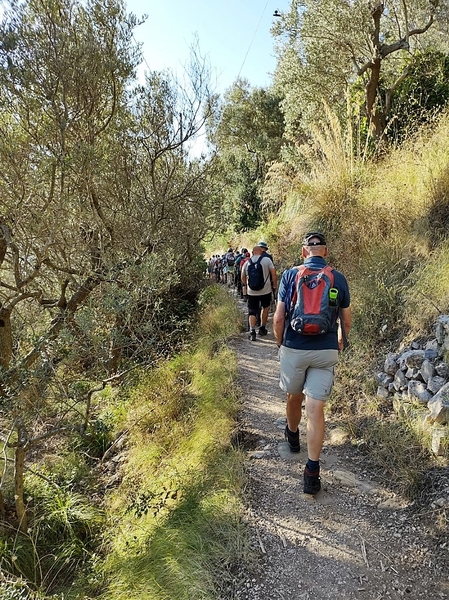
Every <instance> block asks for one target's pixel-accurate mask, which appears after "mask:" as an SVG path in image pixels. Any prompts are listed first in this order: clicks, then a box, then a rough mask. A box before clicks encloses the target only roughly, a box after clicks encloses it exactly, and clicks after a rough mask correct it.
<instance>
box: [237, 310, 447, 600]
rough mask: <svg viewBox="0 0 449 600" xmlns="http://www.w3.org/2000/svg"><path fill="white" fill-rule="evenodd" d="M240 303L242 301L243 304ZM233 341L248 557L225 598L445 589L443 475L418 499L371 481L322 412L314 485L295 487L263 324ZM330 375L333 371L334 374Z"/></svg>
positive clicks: (435, 594) (443, 592)
mask: <svg viewBox="0 0 449 600" xmlns="http://www.w3.org/2000/svg"><path fill="white" fill-rule="evenodd" d="M244 308H245V307H244V304H243V303H242V310H244ZM268 325H269V326H268V329H269V334H268V336H267V337H265V338H258V339H257V341H256V342H250V341H249V340H248V336H247V334H246V333H245V334H242V335H241V339H240V340H238V341H237V342H236V345H237V348H236V351H237V354H238V357H239V384H240V386H241V389H242V394H243V398H244V402H243V409H242V413H241V415H240V432H239V437H240V442H241V445H242V447H243V448H244V449H245V452H246V456H247V461H246V464H247V476H248V486H247V490H246V492H247V515H246V518H247V522H248V525H249V526H250V529H251V532H252V553H251V560H250V564H249V565H248V564H246V565H242V567H241V572H240V573H238V574H237V577H236V582H237V583H236V585H235V589H234V590H233V591H232V594H231V595H232V598H233V599H240V600H291V599H295V600H329V599H332V600H355V599H357V600H365V599H366V600H381V599H386V598H388V599H390V598H409V599H410V600H419V599H421V598H426V599H428V600H433V599H439V598H446V599H449V538H448V536H447V531H445V527H444V526H443V525H444V518H443V517H445V516H447V515H446V513H444V511H447V510H448V509H449V478H447V479H445V480H442V481H441V482H440V485H438V486H436V489H435V492H434V498H433V500H432V498H431V499H430V500H428V502H427V503H426V504H425V505H421V504H418V503H416V502H415V503H411V502H410V501H408V500H407V499H405V498H402V497H400V496H398V495H396V494H395V493H393V492H392V491H391V490H389V489H386V488H385V487H383V486H382V485H380V484H378V483H376V481H375V480H374V478H373V474H372V473H370V471H369V468H368V467H367V465H366V461H365V459H364V457H363V455H362V453H361V452H360V451H359V450H357V445H354V444H352V443H351V441H350V440H349V439H348V436H347V435H346V434H345V432H344V430H343V429H341V428H340V427H339V424H338V423H337V422H333V421H332V419H331V420H329V419H328V421H327V433H326V439H325V445H324V449H323V454H322V462H321V480H322V490H321V491H320V492H319V494H318V495H317V496H315V497H312V496H308V495H305V494H304V493H303V490H302V473H303V468H304V464H305V462H306V460H307V452H306V445H305V421H304V422H302V423H301V425H300V434H301V451H300V452H299V454H293V453H291V452H290V450H289V448H288V445H287V443H286V442H285V441H284V435H283V431H284V428H285V422H286V421H285V402H284V395H283V393H282V392H281V391H280V389H279V387H278V373H279V363H278V359H277V352H278V351H277V347H276V344H275V341H274V337H273V334H272V328H271V317H270V321H269V324H268ZM337 376H338V374H337Z"/></svg>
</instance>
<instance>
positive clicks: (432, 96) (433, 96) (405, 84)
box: [387, 51, 449, 141]
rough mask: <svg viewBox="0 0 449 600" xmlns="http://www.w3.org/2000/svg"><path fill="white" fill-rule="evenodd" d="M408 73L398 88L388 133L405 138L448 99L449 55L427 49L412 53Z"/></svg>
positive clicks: (398, 139) (425, 121)
mask: <svg viewBox="0 0 449 600" xmlns="http://www.w3.org/2000/svg"><path fill="white" fill-rule="evenodd" d="M406 73H407V76H406V77H405V78H404V80H403V81H401V83H400V84H399V86H398V87H397V88H396V90H395V93H394V95H393V100H392V104H391V110H390V113H389V115H388V120H387V123H388V127H387V136H388V137H389V138H390V139H392V140H397V141H402V140H404V139H405V138H406V137H408V136H409V135H410V133H414V132H415V131H416V130H417V129H418V128H419V127H420V126H422V125H424V124H426V123H428V122H429V121H431V120H432V119H433V118H434V113H435V111H436V110H438V111H440V110H441V109H443V108H444V107H445V106H446V105H447V103H448V100H449V84H448V81H449V55H447V54H443V53H442V52H438V51H427V52H421V53H417V54H415V55H414V56H413V57H411V59H410V62H409V64H408V65H407V67H406Z"/></svg>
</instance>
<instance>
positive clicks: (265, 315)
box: [260, 306, 296, 431]
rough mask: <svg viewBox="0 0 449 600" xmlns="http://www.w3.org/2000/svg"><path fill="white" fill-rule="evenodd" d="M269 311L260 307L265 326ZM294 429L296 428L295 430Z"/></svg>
mask: <svg viewBox="0 0 449 600" xmlns="http://www.w3.org/2000/svg"><path fill="white" fill-rule="evenodd" d="M269 311H270V307H269V306H267V307H266V308H263V309H262V316H261V319H260V322H261V324H262V325H263V326H264V327H265V326H266V324H267V321H268V313H269ZM295 431H296V430H295Z"/></svg>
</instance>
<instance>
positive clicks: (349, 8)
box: [273, 0, 448, 139]
mask: <svg viewBox="0 0 449 600" xmlns="http://www.w3.org/2000/svg"><path fill="white" fill-rule="evenodd" d="M447 9H448V3H447V2H446V0H392V1H391V2H386V1H383V0H354V1H341V0H319V1H318V0H292V2H291V4H290V9H289V10H288V11H286V13H285V14H283V15H281V18H280V19H279V20H278V21H277V22H276V23H275V25H274V27H273V35H274V37H275V39H276V46H277V52H278V56H279V62H278V66H277V70H276V76H275V81H276V85H277V87H278V88H280V89H281V90H284V91H285V97H286V101H285V105H286V112H287V113H289V116H290V122H294V121H295V119H296V120H300V121H303V120H305V121H306V122H307V121H309V122H310V120H314V119H316V118H317V117H318V116H319V114H320V112H321V110H322V107H321V101H322V100H323V99H325V100H326V101H327V103H328V104H329V105H330V106H331V107H332V108H333V109H334V110H336V111H337V112H338V111H340V112H341V113H344V112H345V105H346V102H347V97H348V89H349V88H350V86H351V85H353V84H354V83H355V82H357V81H361V82H362V83H363V97H364V112H365V116H366V118H367V120H368V123H369V127H370V130H371V132H372V133H373V135H374V136H375V137H376V138H377V139H379V138H380V137H381V136H382V134H383V132H384V130H385V125H386V117H387V115H388V113H389V110H390V107H391V101H392V96H393V94H394V92H395V90H396V89H397V87H398V85H399V84H400V83H401V82H402V81H403V79H404V78H405V77H407V74H408V70H407V61H406V60H404V59H405V57H406V56H407V55H410V54H411V55H413V54H414V53H415V52H417V51H418V50H422V49H423V48H426V47H427V48H429V47H439V48H446V47H447V36H446V35H445V31H444V29H445V23H446V19H447ZM381 83H382V85H381Z"/></svg>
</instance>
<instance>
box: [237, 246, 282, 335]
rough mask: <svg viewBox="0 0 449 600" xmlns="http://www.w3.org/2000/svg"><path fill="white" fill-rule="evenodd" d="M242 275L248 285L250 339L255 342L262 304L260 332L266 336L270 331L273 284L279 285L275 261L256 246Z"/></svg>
mask: <svg viewBox="0 0 449 600" xmlns="http://www.w3.org/2000/svg"><path fill="white" fill-rule="evenodd" d="M241 277H242V284H243V285H244V286H246V287H247V295H248V321H249V329H250V332H249V339H250V340H251V341H252V342H254V341H255V340H256V322H257V316H258V314H259V310H260V305H262V315H261V324H260V327H259V331H258V334H259V335H260V336H264V335H267V333H268V331H267V321H268V311H269V309H270V304H271V290H272V285H274V286H275V287H277V275H276V269H275V268H274V265H273V261H272V260H271V259H270V258H268V256H264V253H263V250H262V248H261V247H260V246H254V248H253V251H252V256H251V257H250V258H249V259H248V260H247V261H246V262H245V263H244V265H243V267H242V273H241ZM270 278H271V279H270Z"/></svg>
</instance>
